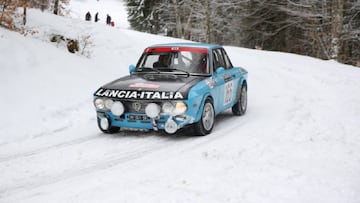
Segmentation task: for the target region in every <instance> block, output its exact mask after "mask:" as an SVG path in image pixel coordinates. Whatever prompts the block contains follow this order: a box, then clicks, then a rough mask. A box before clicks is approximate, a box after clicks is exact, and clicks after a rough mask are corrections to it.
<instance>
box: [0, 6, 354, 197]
mask: <svg viewBox="0 0 360 203" xmlns="http://www.w3.org/2000/svg"><path fill="white" fill-rule="evenodd" d="M78 2H81V1H78ZM100 2H101V1H100ZM111 2H115V1H111ZM79 5H83V4H79ZM84 9H85V8H84ZM86 10H88V9H86ZM104 12H105V11H103V12H101V13H104ZM79 13H82V11H81V12H79ZM73 14H74V13H73ZM78 16H81V17H79V18H76V17H73V18H64V17H59V16H54V15H50V14H46V13H41V12H38V11H34V10H30V11H29V20H28V22H29V25H28V26H29V27H32V28H33V29H35V30H37V33H35V34H34V35H27V37H24V36H22V35H19V34H17V33H13V32H9V31H7V30H4V29H2V28H0V71H1V72H0V73H1V74H0V91H1V93H2V94H1V97H0V110H1V112H2V117H1V122H0V180H1V184H0V202H166V203H168V202H245V203H246V202H249V203H250V202H269V203H273V202H299V203H300V202H314V203H315V202H316V203H318V202H327V203H332V202H334V203H335V202H336V203H338V202H341V203H343V202H347V203H357V202H360V173H359V171H360V125H359V124H358V123H359V121H360V93H359V89H360V80H359V78H360V69H358V68H355V67H352V66H346V65H342V64H339V63H336V62H334V61H322V60H319V59H314V58H310V57H304V56H298V55H293V54H286V53H278V52H267V51H257V50H249V49H244V48H236V47H226V50H227V52H228V54H229V55H230V58H231V59H232V62H233V64H237V65H240V66H243V67H245V68H246V69H247V70H248V71H249V81H248V85H249V106H248V112H247V113H246V115H245V116H242V117H234V116H232V114H231V112H230V111H228V112H225V113H222V114H221V115H219V116H218V117H217V119H216V124H215V127H214V130H213V132H212V134H210V135H208V136H205V137H189V136H186V135H183V134H179V135H175V136H166V135H164V134H161V133H155V132H149V133H143V132H120V133H118V134H115V135H104V134H102V133H100V131H99V130H98V129H97V126H96V120H95V118H96V117H95V116H96V115H95V110H94V107H93V104H92V94H93V92H94V91H95V90H96V88H98V87H99V86H100V85H102V84H104V83H106V82H109V81H110V80H113V79H115V78H118V77H120V76H123V75H126V74H127V73H128V65H129V64H135V63H136V61H137V59H138V57H139V56H140V54H141V52H142V51H143V49H144V48H145V47H146V46H149V45H151V44H156V43H164V42H179V41H181V40H179V39H173V38H165V37H160V36H154V35H149V34H144V33H139V32H135V31H131V30H128V29H127V26H124V27H122V26H118V27H109V26H106V25H104V24H103V23H97V24H96V23H94V22H85V21H84V20H83V19H81V18H82V15H80V14H79V15H78ZM54 33H56V34H62V35H66V36H69V37H73V38H81V37H82V36H90V40H91V42H92V46H91V47H89V49H88V50H89V51H91V57H90V58H88V57H86V56H79V55H74V54H71V53H69V52H67V51H66V50H65V49H64V48H63V47H57V45H56V44H53V43H50V42H49V37H50V36H51V34H54Z"/></svg>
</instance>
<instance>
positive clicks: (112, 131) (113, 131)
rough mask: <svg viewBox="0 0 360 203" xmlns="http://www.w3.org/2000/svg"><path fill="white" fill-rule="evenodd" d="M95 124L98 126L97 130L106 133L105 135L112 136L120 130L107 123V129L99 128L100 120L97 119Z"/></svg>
mask: <svg viewBox="0 0 360 203" xmlns="http://www.w3.org/2000/svg"><path fill="white" fill-rule="evenodd" d="M97 124H98V127H99V129H100V130H101V131H102V132H103V133H106V134H114V133H117V132H119V130H120V128H119V127H114V126H111V123H109V125H110V127H109V128H108V129H103V128H102V127H101V124H100V119H99V118H97Z"/></svg>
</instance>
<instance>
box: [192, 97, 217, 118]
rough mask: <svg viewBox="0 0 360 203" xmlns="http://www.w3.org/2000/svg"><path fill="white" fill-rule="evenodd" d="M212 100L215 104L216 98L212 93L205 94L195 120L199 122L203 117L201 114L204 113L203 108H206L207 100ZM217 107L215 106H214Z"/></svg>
mask: <svg viewBox="0 0 360 203" xmlns="http://www.w3.org/2000/svg"><path fill="white" fill-rule="evenodd" d="M208 99H209V100H210V101H211V103H212V105H214V98H213V96H212V95H211V94H209V93H208V94H205V95H204V96H203V98H202V100H201V103H200V106H199V110H198V111H197V114H196V116H195V121H194V122H198V121H199V120H200V118H201V114H202V109H203V108H204V105H205V102H206V100H208ZM214 108H215V107H214Z"/></svg>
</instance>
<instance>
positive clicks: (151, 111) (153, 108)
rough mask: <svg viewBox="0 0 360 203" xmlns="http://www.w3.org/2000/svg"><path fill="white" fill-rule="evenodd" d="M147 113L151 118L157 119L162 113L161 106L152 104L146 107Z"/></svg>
mask: <svg viewBox="0 0 360 203" xmlns="http://www.w3.org/2000/svg"><path fill="white" fill-rule="evenodd" d="M145 113H146V115H147V116H149V117H150V118H155V117H157V116H158V115H159V113H160V106H159V105H157V104H155V103H150V104H148V105H147V106H146V108H145Z"/></svg>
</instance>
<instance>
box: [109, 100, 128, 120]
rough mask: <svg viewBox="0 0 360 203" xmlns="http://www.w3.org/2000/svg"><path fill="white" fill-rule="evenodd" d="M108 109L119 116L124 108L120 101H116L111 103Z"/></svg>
mask: <svg viewBox="0 0 360 203" xmlns="http://www.w3.org/2000/svg"><path fill="white" fill-rule="evenodd" d="M110 110H111V113H113V114H114V115H115V116H121V115H122V114H123V113H124V111H125V108H124V105H123V104H122V103H121V102H119V101H116V102H114V103H113V104H112V106H111V109H110Z"/></svg>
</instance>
